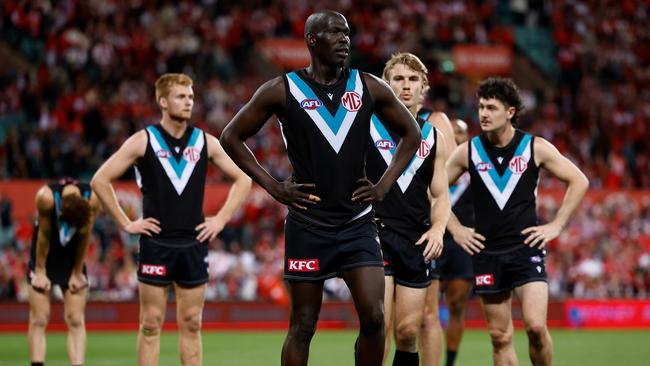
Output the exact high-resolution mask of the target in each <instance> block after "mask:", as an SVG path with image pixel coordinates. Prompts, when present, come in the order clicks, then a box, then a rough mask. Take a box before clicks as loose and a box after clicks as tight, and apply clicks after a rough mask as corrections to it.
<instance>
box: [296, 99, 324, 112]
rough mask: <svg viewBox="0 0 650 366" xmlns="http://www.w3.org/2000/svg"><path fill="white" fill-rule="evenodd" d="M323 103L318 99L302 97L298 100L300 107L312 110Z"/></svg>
mask: <svg viewBox="0 0 650 366" xmlns="http://www.w3.org/2000/svg"><path fill="white" fill-rule="evenodd" d="M321 105H323V103H322V102H321V101H320V100H318V99H304V100H303V101H302V102H300V107H302V109H308V110H313V109H316V108H318V107H320V106H321Z"/></svg>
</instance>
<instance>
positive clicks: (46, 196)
mask: <svg viewBox="0 0 650 366" xmlns="http://www.w3.org/2000/svg"><path fill="white" fill-rule="evenodd" d="M36 209H37V210H38V212H39V214H47V213H50V212H52V210H53V209H54V194H53V193H52V190H51V189H50V187H48V186H47V185H44V186H42V187H41V188H40V189H39V190H38V192H36Z"/></svg>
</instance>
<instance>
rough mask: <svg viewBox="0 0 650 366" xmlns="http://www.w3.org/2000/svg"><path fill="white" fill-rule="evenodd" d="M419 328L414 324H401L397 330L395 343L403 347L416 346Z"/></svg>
mask: <svg viewBox="0 0 650 366" xmlns="http://www.w3.org/2000/svg"><path fill="white" fill-rule="evenodd" d="M418 331H419V327H418V326H417V325H416V324H413V323H403V324H399V325H398V326H397V327H396V328H395V342H396V343H397V344H398V345H400V346H402V347H401V348H403V347H411V346H414V345H415V344H416V339H417V334H418Z"/></svg>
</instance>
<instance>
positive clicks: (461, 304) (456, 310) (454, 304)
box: [448, 299, 465, 317]
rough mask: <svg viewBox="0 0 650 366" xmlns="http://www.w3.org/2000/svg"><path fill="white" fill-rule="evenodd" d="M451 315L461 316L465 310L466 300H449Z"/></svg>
mask: <svg viewBox="0 0 650 366" xmlns="http://www.w3.org/2000/svg"><path fill="white" fill-rule="evenodd" d="M448 308H449V315H451V316H455V317H461V316H462V315H463V311H464V310H465V301H464V300H459V299H457V300H449V304H448Z"/></svg>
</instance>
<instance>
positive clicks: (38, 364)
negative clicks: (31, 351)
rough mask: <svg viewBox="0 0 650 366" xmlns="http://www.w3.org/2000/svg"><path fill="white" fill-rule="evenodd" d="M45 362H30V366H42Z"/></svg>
mask: <svg viewBox="0 0 650 366" xmlns="http://www.w3.org/2000/svg"><path fill="white" fill-rule="evenodd" d="M44 365H45V362H32V366H44Z"/></svg>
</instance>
